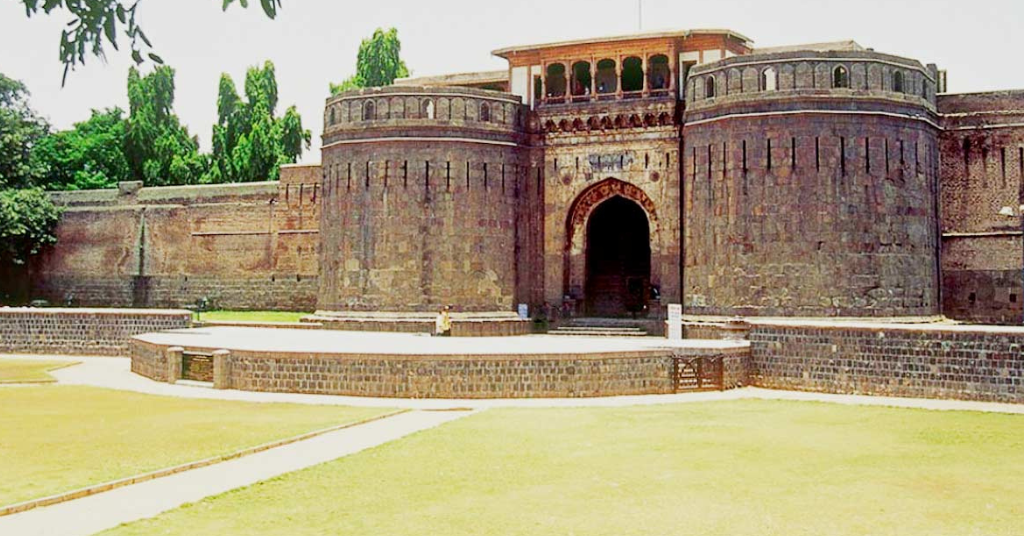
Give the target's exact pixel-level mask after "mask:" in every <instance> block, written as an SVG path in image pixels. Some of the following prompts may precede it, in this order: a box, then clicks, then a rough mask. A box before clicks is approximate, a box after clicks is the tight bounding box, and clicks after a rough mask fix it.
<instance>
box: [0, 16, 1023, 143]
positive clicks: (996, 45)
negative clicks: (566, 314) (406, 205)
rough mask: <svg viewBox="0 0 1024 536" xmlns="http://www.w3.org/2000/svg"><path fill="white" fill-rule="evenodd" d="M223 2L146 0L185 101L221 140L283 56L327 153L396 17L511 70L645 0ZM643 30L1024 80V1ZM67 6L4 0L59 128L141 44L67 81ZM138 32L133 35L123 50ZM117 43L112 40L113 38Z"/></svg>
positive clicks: (960, 88) (968, 82) (15, 62)
mask: <svg viewBox="0 0 1024 536" xmlns="http://www.w3.org/2000/svg"><path fill="white" fill-rule="evenodd" d="M251 3H254V4H256V6H255V7H250V8H249V9H247V10H245V9H240V8H239V7H238V6H237V5H236V6H234V7H232V8H231V9H230V10H229V11H228V12H227V13H222V12H221V10H220V8H219V6H220V4H221V2H220V0H142V2H141V5H140V7H139V14H138V18H139V22H140V23H141V24H142V26H143V28H144V29H145V30H146V33H147V35H148V36H149V37H150V39H151V40H152V41H153V44H154V46H155V49H156V52H157V53H158V54H160V55H161V56H163V58H164V60H165V61H166V62H167V63H168V64H169V65H171V66H173V67H174V68H175V69H176V70H177V77H176V86H177V92H176V106H175V108H176V110H177V113H178V115H179V116H180V117H181V119H182V121H183V122H184V123H185V124H186V125H187V126H188V128H189V131H190V132H191V133H192V134H198V135H199V138H200V143H201V144H202V146H203V149H204V150H209V139H210V131H211V126H212V124H213V122H214V121H215V120H216V96H217V83H218V80H219V78H220V74H221V73H222V72H227V73H229V74H230V75H231V76H232V77H233V78H234V79H235V82H236V84H237V85H238V86H239V89H240V90H241V86H242V81H243V80H244V75H245V70H246V68H247V67H248V66H250V65H255V64H258V63H259V64H261V63H262V62H263V61H264V60H267V59H269V60H271V61H273V62H274V64H275V65H276V67H277V80H278V86H279V92H280V103H281V104H280V109H281V110H283V109H284V108H285V107H287V106H289V105H292V104H296V105H297V106H298V108H299V111H300V112H301V114H302V118H303V120H304V124H305V126H306V128H309V129H310V130H312V131H313V150H312V151H309V152H307V153H306V154H305V155H303V158H302V160H303V161H305V162H317V161H319V159H320V155H319V149H318V148H319V145H320V143H319V137H320V133H321V127H322V124H321V123H322V117H323V116H322V109H323V102H324V98H325V97H326V96H327V93H328V83H329V82H331V81H340V80H342V79H344V78H346V77H347V76H348V75H350V74H351V73H352V72H353V71H354V68H355V57H356V52H357V50H358V48H359V42H360V40H361V39H362V38H364V37H366V36H368V35H370V34H371V33H372V32H373V30H374V28H377V27H378V26H384V27H387V26H395V27H397V28H398V33H399V36H400V37H401V39H402V55H403V57H404V59H405V61H406V63H407V64H408V65H409V67H410V69H412V71H413V75H414V76H423V75H432V74H443V73H447V72H463V71H476V70H494V69H502V68H504V67H505V66H506V65H505V62H504V61H503V60H501V59H500V58H494V57H492V56H491V55H490V51H491V50H494V49H497V48H501V47H504V46H510V45H522V44H530V43H541V42H548V41H560V40H564V39H572V38H580V37H598V36H605V35H619V34H623V33H632V32H635V31H636V30H637V9H636V1H635V0H513V1H512V2H491V1H484V0H373V1H370V2H347V1H343V0H284V8H283V10H282V11H281V13H280V15H279V17H278V19H277V20H274V21H270V20H268V19H266V17H265V16H264V15H263V13H262V10H260V9H259V7H258V4H259V2H255V1H253V2H251ZM643 4H644V5H643V15H644V16H643V20H644V24H643V29H644V30H645V31H646V30H657V29H667V28H671V29H684V28H729V29H732V30H735V31H737V32H739V33H742V34H744V35H746V36H747V37H749V38H751V39H753V40H754V42H755V46H776V45H791V44H797V43H810V42H820V41H838V40H843V39H854V40H856V41H857V42H859V43H860V44H861V45H864V46H866V47H873V48H875V49H876V50H878V51H880V52H886V53H891V54H897V55H902V56H907V57H910V58H914V59H918V60H921V61H922V62H924V63H937V64H939V67H940V68H943V69H948V70H949V89H950V91H951V92H970V91H988V90H999V89H1015V88H1024V69H1021V68H1020V65H1021V61H1020V52H1019V51H1022V50H1024V32H1022V31H1021V24H1022V21H1024V2H1022V1H1021V0H970V1H964V0H931V1H924V0H888V1H885V0H816V1H811V0H760V1H757V0H703V1H700V2H684V1H681V0H644V3H643ZM66 22H67V19H65V18H64V15H57V16H50V17H46V16H38V17H35V18H33V19H31V20H27V19H26V18H25V15H24V11H23V8H22V4H21V2H20V0H0V72H3V73H4V74H6V75H7V76H10V77H12V78H16V79H20V80H22V81H24V82H25V83H26V84H27V85H28V87H29V90H30V91H31V92H32V101H31V102H32V105H33V107H34V108H35V109H36V110H37V111H39V112H40V113H41V114H43V115H44V116H46V117H47V118H48V119H49V120H50V121H51V123H52V124H53V125H54V126H55V127H57V128H66V127H69V126H70V125H71V124H72V123H74V122H76V121H81V120H83V119H85V118H87V117H88V116H89V110H90V109H91V108H104V107H108V106H121V107H122V108H127V106H128V99H127V96H126V89H125V84H126V78H127V70H128V66H129V65H130V59H129V58H128V54H124V53H117V52H114V51H113V50H108V55H109V58H108V62H106V63H104V62H103V61H102V60H99V59H95V58H90V59H89V60H88V64H87V65H86V66H85V67H84V68H80V69H79V70H78V71H76V72H73V73H71V74H70V75H69V80H68V84H67V87H64V88H63V89H62V88H61V85H60V80H61V74H62V70H63V67H62V66H61V64H60V63H59V61H58V40H59V37H60V31H61V28H62V26H63V25H64V24H65V23H66ZM126 47H127V43H122V50H124V48H126ZM108 48H109V47H108Z"/></svg>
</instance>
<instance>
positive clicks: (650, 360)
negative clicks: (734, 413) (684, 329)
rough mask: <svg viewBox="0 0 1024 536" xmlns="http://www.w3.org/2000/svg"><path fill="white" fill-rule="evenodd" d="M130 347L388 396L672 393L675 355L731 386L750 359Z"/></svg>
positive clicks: (255, 378)
mask: <svg viewBox="0 0 1024 536" xmlns="http://www.w3.org/2000/svg"><path fill="white" fill-rule="evenodd" d="M132 345H133V349H132V371H133V372H135V373H137V374H141V375H143V376H146V377H149V378H151V379H154V380H158V381H172V379H173V380H174V381H176V380H177V379H180V378H177V377H173V376H179V377H180V376H181V372H180V366H175V365H176V363H175V360H180V359H181V356H182V350H185V351H188V352H213V353H220V354H221V355H222V356H223V359H224V361H223V362H222V364H221V365H218V364H217V363H216V362H215V369H216V370H215V371H214V376H215V378H214V386H215V387H217V388H230V389H240V390H245V391H264V392H287V393H307V394H330V395H349V396H368V397H388V398H461V399H484V398H570V397H601V396H619V395H643V394H668V393H673V392H676V379H675V359H676V358H677V357H678V356H683V355H685V356H687V357H691V356H722V357H723V360H722V361H723V374H722V376H723V387H724V388H726V389H729V388H733V387H738V386H742V385H746V378H747V374H748V373H747V368H748V361H749V350H748V348H747V347H746V345H742V346H736V347H730V348H714V347H709V348H692V347H687V348H651V349H641V350H635V351H616V352H601V353H588V354H558V353H552V354H507V355H489V354H487V355H474V354H460V355H409V354H388V353H386V351H387V350H386V349H383V348H382V349H381V353H375V354H354V353H350V354H346V353H343V352H338V353H306V352H299V351H296V352H274V351H256V350H238V349H231V350H218V349H215V348H194V347H187V348H181V347H172V346H169V345H167V344H157V343H153V342H150V341H145V340H140V339H135V340H133V341H132ZM219 367H223V368H222V369H221V368H219ZM219 371H222V372H219ZM221 375H223V376H221ZM220 377H222V378H223V380H220V379H218V378H220Z"/></svg>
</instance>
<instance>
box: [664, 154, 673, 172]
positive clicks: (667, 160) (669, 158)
mask: <svg viewBox="0 0 1024 536" xmlns="http://www.w3.org/2000/svg"><path fill="white" fill-rule="evenodd" d="M670 167H672V153H665V169H669V168H670Z"/></svg>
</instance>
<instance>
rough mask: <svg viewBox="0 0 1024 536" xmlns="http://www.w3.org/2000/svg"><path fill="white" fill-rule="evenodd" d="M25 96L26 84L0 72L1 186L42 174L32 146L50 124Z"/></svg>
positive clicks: (18, 183)
mask: <svg viewBox="0 0 1024 536" xmlns="http://www.w3.org/2000/svg"><path fill="white" fill-rule="evenodd" d="M28 97H29V92H28V89H26V88H25V84H23V83H21V82H20V81H18V80H14V79H11V78H8V77H6V76H4V75H3V74H0V188H4V187H25V186H30V185H32V184H34V183H35V181H36V180H38V179H39V177H40V176H41V175H42V170H41V169H40V168H39V166H38V165H37V164H36V163H35V162H34V161H33V160H32V149H33V147H35V145H36V144H37V143H39V140H41V139H43V137H45V136H46V134H47V133H48V132H49V130H50V127H49V125H48V124H47V123H46V121H45V120H43V119H42V118H41V117H39V116H38V115H36V113H35V112H34V111H33V110H32V108H30V107H29V105H28Z"/></svg>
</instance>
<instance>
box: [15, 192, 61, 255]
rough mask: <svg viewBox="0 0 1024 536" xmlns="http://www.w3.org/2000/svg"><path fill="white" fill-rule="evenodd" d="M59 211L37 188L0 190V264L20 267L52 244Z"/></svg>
mask: <svg viewBox="0 0 1024 536" xmlns="http://www.w3.org/2000/svg"><path fill="white" fill-rule="evenodd" d="M60 215H61V210H60V209H59V208H57V207H56V206H55V205H54V204H53V202H52V201H50V198H49V196H47V195H46V193H45V192H43V190H42V189H41V188H21V189H7V190H0V263H2V264H6V265H7V267H8V268H9V267H10V265H17V266H23V265H25V264H26V263H27V262H28V260H29V258H30V257H32V256H33V255H36V254H37V253H39V252H40V251H41V250H42V248H43V247H44V246H48V245H51V244H55V243H56V242H57V237H56V236H55V235H54V229H55V228H56V227H57V221H58V220H60Z"/></svg>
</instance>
